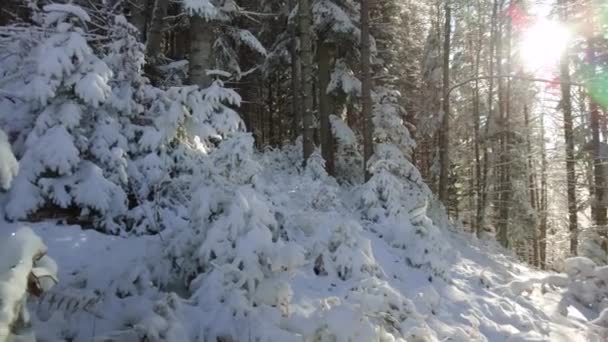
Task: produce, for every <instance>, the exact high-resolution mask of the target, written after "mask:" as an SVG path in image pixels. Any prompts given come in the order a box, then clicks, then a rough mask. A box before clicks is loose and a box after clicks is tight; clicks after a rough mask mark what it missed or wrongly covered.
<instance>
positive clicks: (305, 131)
mask: <svg viewBox="0 0 608 342" xmlns="http://www.w3.org/2000/svg"><path fill="white" fill-rule="evenodd" d="M298 9H299V11H300V12H299V16H300V18H299V19H300V54H301V60H302V83H303V85H302V102H303V103H302V107H303V117H302V124H303V128H302V137H303V155H304V163H306V161H307V160H308V157H310V155H311V154H312V152H313V149H314V141H313V139H314V127H313V90H312V83H313V75H312V41H311V36H310V22H311V9H310V2H309V0H300V4H299V8H298Z"/></svg>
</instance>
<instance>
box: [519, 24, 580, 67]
mask: <svg viewBox="0 0 608 342" xmlns="http://www.w3.org/2000/svg"><path fill="white" fill-rule="evenodd" d="M569 39H570V32H569V31H568V29H567V28H566V27H565V26H563V25H561V24H560V23H558V22H555V21H551V20H547V19H540V20H539V21H537V22H536V23H535V24H534V25H532V26H531V27H530V28H528V29H527V30H525V31H524V32H523V41H522V42H521V45H520V52H521V58H522V60H523V62H524V66H525V68H526V70H527V71H530V72H538V71H543V70H545V69H548V68H551V67H554V66H555V65H556V64H557V63H558V61H559V58H560V56H561V54H562V52H563V51H564V50H565V49H566V46H567V44H568V40H569Z"/></svg>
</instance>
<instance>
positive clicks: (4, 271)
mask: <svg viewBox="0 0 608 342" xmlns="http://www.w3.org/2000/svg"><path fill="white" fill-rule="evenodd" d="M3 233H4V232H3ZM45 254H46V246H45V245H44V243H43V242H42V240H41V239H40V237H38V236H37V235H36V234H35V233H34V232H33V231H32V229H30V228H28V227H21V228H19V229H18V230H17V231H16V232H14V233H12V234H11V235H10V236H3V237H2V240H0V337H3V340H4V338H5V337H8V338H7V340H8V341H35V339H34V338H33V333H32V331H31V329H30V328H29V314H28V312H27V308H26V306H25V304H26V300H27V297H28V291H32V289H33V288H38V290H40V291H48V290H49V289H50V288H51V287H52V286H53V285H54V283H55V282H56V279H57V265H56V264H55V262H54V261H53V260H52V259H50V258H49V257H47V256H46V255H45ZM32 279H34V280H33V284H32Z"/></svg>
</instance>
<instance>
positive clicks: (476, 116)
mask: <svg viewBox="0 0 608 342" xmlns="http://www.w3.org/2000/svg"><path fill="white" fill-rule="evenodd" d="M477 15H478V25H479V27H478V31H477V46H476V50H475V62H474V63H475V65H474V73H475V77H478V76H479V64H480V62H481V48H482V42H483V31H482V26H483V21H482V20H481V16H482V13H481V6H480V2H478V8H477ZM480 116H481V113H480V110H479V80H476V81H475V88H474V92H473V127H474V131H475V142H474V144H475V147H474V149H475V193H476V196H477V197H476V199H477V202H476V210H475V234H476V235H477V237H480V236H481V232H482V231H483V209H482V206H483V196H482V191H483V189H482V180H481V177H482V176H481V153H480V146H479V145H480V141H479V139H480V121H481V118H480ZM484 162H485V161H484Z"/></svg>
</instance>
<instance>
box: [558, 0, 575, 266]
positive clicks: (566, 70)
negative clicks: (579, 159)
mask: <svg viewBox="0 0 608 342" xmlns="http://www.w3.org/2000/svg"><path fill="white" fill-rule="evenodd" d="M559 4H560V5H561V6H560V7H562V9H561V11H560V13H561V16H562V20H564V21H566V20H567V14H566V10H567V9H566V8H565V6H564V5H566V0H560V1H559ZM560 81H561V92H562V100H561V105H562V110H563V113H564V138H565V141H566V182H567V188H568V190H567V192H568V221H569V230H570V254H571V255H577V250H578V218H577V208H576V174H575V164H576V162H575V160H574V136H573V126H572V95H571V93H570V88H571V87H570V60H569V57H568V49H566V51H564V53H563V55H562V57H561V60H560Z"/></svg>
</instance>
